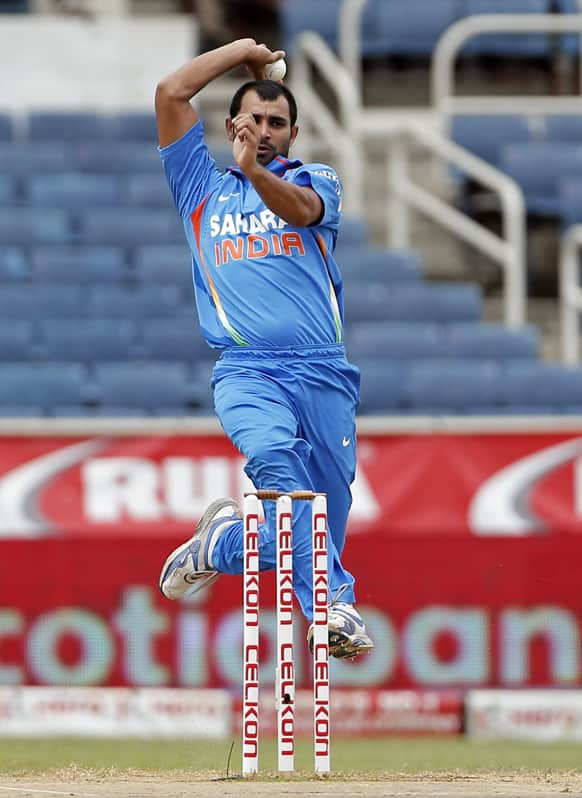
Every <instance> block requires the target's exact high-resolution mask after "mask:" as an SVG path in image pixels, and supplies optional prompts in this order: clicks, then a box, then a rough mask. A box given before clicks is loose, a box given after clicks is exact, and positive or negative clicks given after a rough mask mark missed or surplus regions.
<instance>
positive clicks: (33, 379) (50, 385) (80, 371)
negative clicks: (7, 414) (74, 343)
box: [0, 363, 87, 411]
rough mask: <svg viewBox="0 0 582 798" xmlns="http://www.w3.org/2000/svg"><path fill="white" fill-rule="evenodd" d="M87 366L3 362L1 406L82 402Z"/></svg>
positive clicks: (44, 406)
mask: <svg viewBox="0 0 582 798" xmlns="http://www.w3.org/2000/svg"><path fill="white" fill-rule="evenodd" d="M86 386H87V369H86V367H85V366H84V365H82V364H80V363H34V364H22V363H11V364H6V363H3V364H0V405H4V406H6V405H8V406H12V407H18V406H21V407H26V406H29V407H30V406H33V407H35V408H36V407H38V406H41V407H43V408H44V409H45V411H46V410H47V409H48V408H50V407H51V406H53V405H57V404H70V405H80V404H82V403H83V402H84V401H85V391H86Z"/></svg>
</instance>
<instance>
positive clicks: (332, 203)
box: [291, 163, 343, 230]
mask: <svg viewBox="0 0 582 798" xmlns="http://www.w3.org/2000/svg"><path fill="white" fill-rule="evenodd" d="M291 180H292V182H293V183H296V184H297V185H298V186H310V187H311V188H312V189H313V190H314V191H315V192H316V194H318V195H319V197H320V198H321V201H322V202H323V216H322V217H321V219H320V220H319V221H318V222H317V225H321V226H324V227H332V228H335V229H336V230H337V228H338V227H339V223H340V219H341V212H342V196H343V186H342V183H341V180H340V179H339V177H338V175H337V172H336V171H335V170H334V169H332V168H331V167H330V166H327V165H326V164H320V163H311V164H304V165H303V166H301V167H300V168H299V169H297V171H296V172H295V173H294V174H293V176H292V178H291Z"/></svg>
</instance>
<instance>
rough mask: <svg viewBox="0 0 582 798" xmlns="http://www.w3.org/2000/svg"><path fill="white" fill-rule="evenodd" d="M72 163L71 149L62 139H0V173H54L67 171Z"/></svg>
mask: <svg viewBox="0 0 582 798" xmlns="http://www.w3.org/2000/svg"><path fill="white" fill-rule="evenodd" d="M72 165H73V159H72V154H71V151H70V149H69V148H68V147H67V146H66V144H65V143H64V142H62V141H59V142H57V141H54V142H53V141H51V142H29V141H27V142H5V141H0V174H9V175H38V174H42V173H43V172H48V173H52V174H54V173H58V172H64V171H67V170H69V169H71V167H72Z"/></svg>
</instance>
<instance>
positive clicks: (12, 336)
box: [0, 318, 34, 362]
mask: <svg viewBox="0 0 582 798" xmlns="http://www.w3.org/2000/svg"><path fill="white" fill-rule="evenodd" d="M33 340H34V338H33V324H32V321H20V320H17V319H14V320H11V321H5V320H4V319H2V318H0V362H3V361H6V360H28V359H29V358H30V357H32V356H33V352H34V346H33Z"/></svg>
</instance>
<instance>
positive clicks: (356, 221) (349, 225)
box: [337, 216, 368, 247]
mask: <svg viewBox="0 0 582 798" xmlns="http://www.w3.org/2000/svg"><path fill="white" fill-rule="evenodd" d="M367 243H368V225H367V223H366V222H365V220H364V219H360V218H357V217H355V216H344V217H343V218H342V223H341V227H340V232H339V235H338V239H337V246H338V247H346V246H366V245H367Z"/></svg>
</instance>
